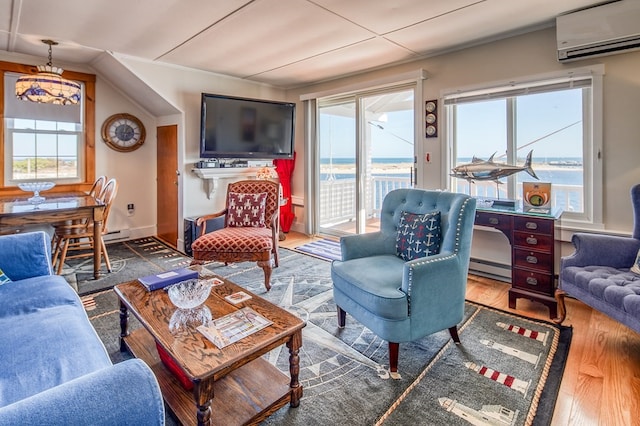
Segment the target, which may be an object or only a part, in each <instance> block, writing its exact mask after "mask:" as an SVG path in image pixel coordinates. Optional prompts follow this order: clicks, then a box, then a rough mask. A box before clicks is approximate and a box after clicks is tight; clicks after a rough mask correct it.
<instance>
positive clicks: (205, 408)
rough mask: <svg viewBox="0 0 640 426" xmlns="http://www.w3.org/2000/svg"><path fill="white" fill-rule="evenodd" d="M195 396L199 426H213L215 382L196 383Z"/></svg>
mask: <svg viewBox="0 0 640 426" xmlns="http://www.w3.org/2000/svg"><path fill="white" fill-rule="evenodd" d="M193 396H194V398H195V400H196V407H197V408H198V411H197V413H196V416H197V418H198V426H211V425H212V423H211V416H212V413H211V400H212V399H213V396H214V395H213V380H206V381H202V382H196V383H194V389H193Z"/></svg>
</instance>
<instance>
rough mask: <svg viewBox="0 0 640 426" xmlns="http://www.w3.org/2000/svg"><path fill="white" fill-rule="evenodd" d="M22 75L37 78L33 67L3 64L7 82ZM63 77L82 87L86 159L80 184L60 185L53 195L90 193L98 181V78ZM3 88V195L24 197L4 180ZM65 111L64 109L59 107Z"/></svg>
mask: <svg viewBox="0 0 640 426" xmlns="http://www.w3.org/2000/svg"><path fill="white" fill-rule="evenodd" d="M7 72H11V73H19V74H36V73H37V72H38V70H37V68H36V67H35V66H33V65H25V64H18V63H13V62H5V61H0V77H1V78H2V81H3V82H4V78H5V73H7ZM64 77H65V78H67V79H70V80H75V81H79V82H81V83H83V92H82V105H83V106H84V110H83V114H84V120H83V126H84V128H83V134H84V141H81V143H82V144H83V148H81V151H82V154H81V155H82V156H83V164H82V167H81V170H80V173H81V177H80V182H74V183H59V184H57V185H56V186H55V188H53V189H52V190H51V191H52V192H74V191H87V190H88V189H89V188H90V187H91V185H92V184H93V181H94V180H95V164H96V161H95V138H96V130H95V129H96V122H95V98H96V96H95V94H96V76H95V74H86V73H81V72H76V71H65V72H64ZM4 96H5V93H4V84H1V85H0V118H1V119H2V126H0V155H2V161H0V195H17V194H24V193H23V191H21V190H20V189H19V188H18V187H17V186H16V185H13V184H8V183H7V182H6V179H5V175H6V174H5V164H6V162H5V156H6V154H7V148H8V147H7V144H6V138H5V126H4V119H5V105H4ZM60 107H61V108H64V106H60Z"/></svg>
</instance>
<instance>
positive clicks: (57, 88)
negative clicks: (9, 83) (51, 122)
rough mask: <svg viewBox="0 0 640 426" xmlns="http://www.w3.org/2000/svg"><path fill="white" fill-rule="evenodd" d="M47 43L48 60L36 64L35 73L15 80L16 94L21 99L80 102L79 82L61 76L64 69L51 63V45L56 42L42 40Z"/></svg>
mask: <svg viewBox="0 0 640 426" xmlns="http://www.w3.org/2000/svg"><path fill="white" fill-rule="evenodd" d="M42 42H43V43H44V44H47V45H49V62H48V63H47V65H38V73H37V74H28V75H23V76H21V77H20V78H18V81H16V96H17V98H18V99H22V100H23V101H31V102H39V103H45V104H56V105H73V104H77V103H78V102H80V84H79V83H77V82H75V81H71V80H67V79H65V78H62V73H63V72H64V70H63V69H62V68H58V67H54V66H53V65H52V63H51V46H55V45H57V44H58V43H57V42H55V41H53V40H42Z"/></svg>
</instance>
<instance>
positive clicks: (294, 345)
mask: <svg viewBox="0 0 640 426" xmlns="http://www.w3.org/2000/svg"><path fill="white" fill-rule="evenodd" d="M300 346H302V331H298V332H297V333H296V334H294V335H293V336H291V340H289V341H288V342H287V347H288V348H289V373H290V374H291V383H290V384H289V387H290V388H291V406H292V407H297V406H298V405H300V398H302V386H300V382H298V376H299V374H300V356H299V355H298V352H299V351H300Z"/></svg>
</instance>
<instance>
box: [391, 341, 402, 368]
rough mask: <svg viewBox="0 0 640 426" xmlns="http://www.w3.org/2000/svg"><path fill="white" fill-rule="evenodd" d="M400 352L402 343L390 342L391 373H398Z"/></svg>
mask: <svg viewBox="0 0 640 426" xmlns="http://www.w3.org/2000/svg"><path fill="white" fill-rule="evenodd" d="M399 351H400V343H394V342H389V371H390V372H392V373H397V372H398V352H399Z"/></svg>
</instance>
